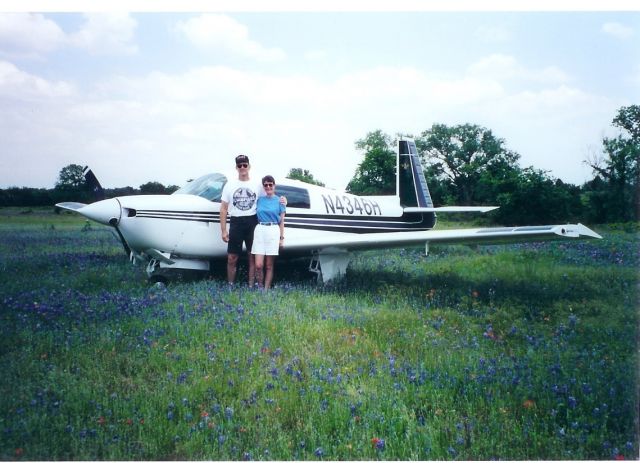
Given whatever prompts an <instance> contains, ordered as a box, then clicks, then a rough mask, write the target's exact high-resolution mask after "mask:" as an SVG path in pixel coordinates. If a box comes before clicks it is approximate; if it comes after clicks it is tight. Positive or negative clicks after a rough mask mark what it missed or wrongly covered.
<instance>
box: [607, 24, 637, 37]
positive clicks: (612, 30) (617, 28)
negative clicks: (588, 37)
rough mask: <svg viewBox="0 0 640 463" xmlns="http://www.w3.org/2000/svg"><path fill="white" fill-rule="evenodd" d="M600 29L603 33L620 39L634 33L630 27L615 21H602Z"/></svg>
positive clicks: (631, 35)
mask: <svg viewBox="0 0 640 463" xmlns="http://www.w3.org/2000/svg"><path fill="white" fill-rule="evenodd" d="M601 30H602V32H604V33H605V34H607V35H610V36H612V37H615V38H616V39H620V40H627V39H630V38H631V37H633V35H634V30H633V29H632V28H631V27H628V26H625V25H624V24H620V23H617V22H608V23H604V24H603V25H602V28H601Z"/></svg>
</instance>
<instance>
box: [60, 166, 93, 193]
mask: <svg viewBox="0 0 640 463" xmlns="http://www.w3.org/2000/svg"><path fill="white" fill-rule="evenodd" d="M82 170H83V167H82V166H81V165H79V164H69V165H68V166H65V167H63V168H62V169H61V170H60V173H59V174H58V180H57V181H56V188H57V189H60V190H77V189H81V188H84V187H85V185H86V182H85V179H84V173H83V172H82Z"/></svg>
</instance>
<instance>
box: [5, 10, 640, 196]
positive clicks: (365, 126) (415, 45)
mask: <svg viewBox="0 0 640 463" xmlns="http://www.w3.org/2000/svg"><path fill="white" fill-rule="evenodd" d="M400 5H401V4H400ZM81 6H82V5H77V7H76V9H73V8H71V9H70V10H69V9H60V10H57V11H62V12H56V13H53V12H49V11H45V10H39V9H38V8H37V5H36V7H35V9H31V8H30V9H29V12H27V11H16V8H12V9H7V8H5V9H3V5H2V4H1V3H0V188H7V187H11V186H26V187H42V188H51V187H53V186H54V184H55V182H56V180H57V178H58V174H59V172H60V170H61V169H62V168H63V167H65V166H67V165H69V164H80V165H89V166H90V167H91V168H92V169H93V171H94V173H95V174H96V175H97V177H98V179H99V180H100V182H101V183H102V185H103V186H104V187H108V188H113V187H122V186H133V187H138V186H140V185H141V184H144V183H146V182H149V181H157V182H160V183H162V184H164V185H183V184H185V182H187V181H188V180H190V179H193V178H197V177H199V176H201V175H204V174H206V173H210V172H219V171H233V168H234V163H233V159H234V157H235V156H236V155H237V154H239V153H243V154H247V155H248V156H249V157H250V159H251V163H252V173H253V174H254V175H266V174H272V175H274V177H275V178H276V181H277V180H278V178H282V177H284V176H285V175H286V174H287V173H288V172H289V170H290V169H291V168H294V167H298V168H303V169H308V170H309V171H310V172H311V173H312V174H313V175H314V177H315V178H316V179H319V180H320V181H322V182H324V183H326V184H327V186H329V187H331V188H336V189H339V190H342V189H344V187H345V186H346V185H347V183H348V182H349V180H350V179H351V178H352V177H353V175H354V173H355V170H356V168H357V166H358V164H359V163H360V162H361V161H362V159H363V153H362V152H360V151H358V150H357V149H356V147H355V143H356V141H357V140H359V139H362V138H364V137H365V136H366V135H367V134H368V133H369V132H372V131H375V130H382V131H383V132H385V133H387V134H389V135H390V136H392V137H393V136H395V135H396V134H398V133H400V134H404V135H413V136H419V135H420V133H422V132H423V131H425V130H427V129H429V128H430V127H431V126H432V124H434V123H441V124H447V125H457V124H465V123H471V124H477V125H480V126H482V127H485V128H488V129H490V130H491V131H492V132H493V134H494V135H495V136H496V137H498V138H501V139H503V140H504V141H505V146H506V148H508V149H510V150H513V151H515V152H517V153H518V154H520V156H521V158H520V165H521V166H522V167H528V166H533V167H534V168H537V169H542V170H545V171H547V172H548V173H549V175H551V176H552V177H554V178H560V179H562V180H563V181H566V182H570V183H574V184H582V183H583V182H585V181H587V180H589V179H591V178H592V171H591V169H589V168H588V167H587V166H586V165H585V164H584V162H583V161H584V160H585V159H587V158H588V157H590V156H593V155H597V154H598V153H601V148H602V137H603V136H614V135H616V134H617V133H618V132H616V130H615V129H614V128H613V127H612V125H611V122H612V120H613V118H614V117H615V116H616V113H617V111H618V109H620V108H621V107H622V106H627V105H630V104H640V98H639V97H640V11H638V10H636V11H633V10H629V11H620V10H619V9H618V10H617V11H616V10H611V11H593V9H589V10H581V11H571V10H569V11H558V10H553V9H551V10H549V11H506V10H500V9H486V10H480V11H468V10H463V9H453V10H449V11H443V10H442V9H432V10H424V11H407V9H402V8H400V9H398V11H394V10H392V9H380V10H358V9H357V8H354V9H353V11H351V10H349V11H347V10H344V11H343V10H340V9H339V8H336V9H334V11H328V10H325V11H323V10H320V11H318V10H313V11H311V10H309V11H296V10H294V9H292V10H291V11H287V9H286V8H277V9H272V10H267V11H264V8H261V11H257V10H255V11H251V10H250V9H244V10H238V9H235V10H233V9H231V8H229V9H228V10H226V11H225V10H224V9H217V10H207V9H206V8H205V7H202V9H200V10H198V9H192V10H191V11H186V10H181V11H182V12H180V13H177V12H175V11H169V10H163V11H155V12H154V11H144V12H127V11H126V10H120V9H118V10H111V11H83V10H82V9H78V8H81ZM22 8H25V7H22ZM38 11H40V12H38Z"/></svg>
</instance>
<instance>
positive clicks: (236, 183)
mask: <svg viewBox="0 0 640 463" xmlns="http://www.w3.org/2000/svg"><path fill="white" fill-rule="evenodd" d="M249 169H251V166H250V164H249V157H248V156H246V155H244V154H240V155H238V156H236V170H237V171H238V178H237V179H229V181H228V182H227V184H226V185H225V186H224V189H223V190H222V199H221V205H220V230H221V231H222V240H223V241H224V242H225V243H228V245H227V281H228V282H229V284H233V283H234V282H235V281H236V272H237V269H238V258H239V257H240V253H241V252H242V244H243V243H244V245H245V246H246V248H247V258H248V259H249V287H250V288H253V284H254V282H255V258H254V256H253V255H252V254H251V246H252V245H253V231H254V229H255V227H256V224H257V223H258V219H257V216H256V202H257V199H258V196H259V195H264V189H263V188H262V184H261V183H260V181H253V180H251V179H250V178H249ZM227 215H229V216H230V226H229V232H227Z"/></svg>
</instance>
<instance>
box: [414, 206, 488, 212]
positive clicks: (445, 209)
mask: <svg viewBox="0 0 640 463" xmlns="http://www.w3.org/2000/svg"><path fill="white" fill-rule="evenodd" d="M498 207H499V206H442V207H405V208H404V209H403V210H404V212H481V213H485V212H489V211H493V210H495V209H498Z"/></svg>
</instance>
